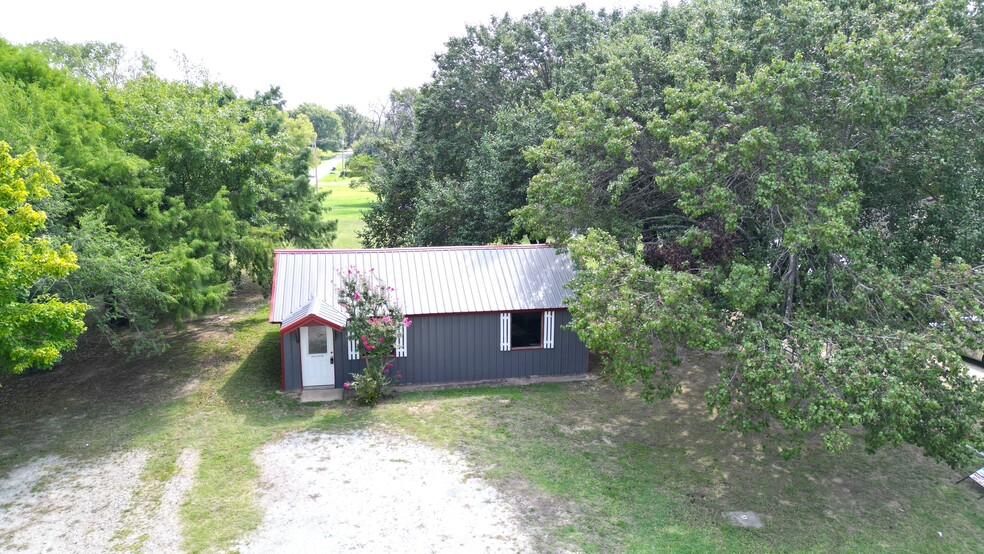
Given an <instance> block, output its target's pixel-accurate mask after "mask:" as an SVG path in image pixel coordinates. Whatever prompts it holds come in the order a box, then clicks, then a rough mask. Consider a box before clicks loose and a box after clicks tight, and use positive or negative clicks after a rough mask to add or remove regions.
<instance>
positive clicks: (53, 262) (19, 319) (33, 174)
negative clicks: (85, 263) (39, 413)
mask: <svg viewBox="0 0 984 554" xmlns="http://www.w3.org/2000/svg"><path fill="white" fill-rule="evenodd" d="M57 183H58V178H57V177H56V176H55V174H54V173H53V172H52V171H51V166H49V165H48V164H45V163H42V162H40V161H39V160H38V158H37V154H35V153H34V152H33V151H29V152H26V153H25V154H22V155H20V156H17V157H11V155H10V146H9V145H8V144H7V143H6V142H3V141H0V274H2V275H3V279H0V336H3V337H4V338H3V340H2V341H0V369H2V370H3V371H6V372H10V373H21V372H23V371H24V370H25V369H28V368H31V367H38V368H47V367H50V366H51V365H52V364H54V363H55V362H57V361H58V360H59V359H60V357H61V353H62V352H64V351H66V350H70V349H72V348H74V347H75V339H76V337H78V335H79V334H81V333H82V332H83V331H85V323H84V321H83V319H84V317H85V311H86V308H87V306H86V305H85V304H83V303H81V302H63V301H62V300H60V299H59V298H58V297H57V296H55V295H53V294H50V293H49V292H48V287H49V286H50V283H51V280H53V279H59V278H62V277H64V276H66V275H68V274H69V273H71V272H72V271H74V270H75V269H77V268H78V265H76V263H75V255H74V254H73V253H72V250H71V248H69V247H68V245H62V246H55V245H53V244H52V243H51V242H50V241H49V240H48V239H47V238H45V237H44V236H40V231H42V230H43V229H44V222H45V214H44V212H40V211H37V210H35V209H34V207H33V206H32V202H37V201H39V200H41V199H43V198H45V197H46V196H47V195H48V187H51V186H54V185H56V184H57Z"/></svg>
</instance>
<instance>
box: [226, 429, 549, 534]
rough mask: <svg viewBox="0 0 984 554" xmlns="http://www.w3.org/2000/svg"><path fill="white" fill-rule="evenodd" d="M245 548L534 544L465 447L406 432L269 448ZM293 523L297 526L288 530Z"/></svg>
mask: <svg viewBox="0 0 984 554" xmlns="http://www.w3.org/2000/svg"><path fill="white" fill-rule="evenodd" d="M256 460H257V463H258V464H259V466H260V468H261V472H262V477H261V480H262V482H261V484H260V486H259V490H260V492H259V494H258V496H259V498H258V502H259V504H260V505H261V506H262V507H263V508H264V510H265V512H266V515H265V516H264V520H263V523H262V524H261V526H260V528H259V529H257V530H256V531H255V532H254V533H252V534H251V535H250V536H248V537H247V538H246V539H245V540H243V541H242V543H241V544H240V545H239V547H238V548H239V550H240V551H242V552H244V553H245V552H272V551H277V552H298V551H307V550H310V549H311V548H312V545H319V546H320V547H321V548H325V549H327V550H331V551H339V552H347V551H362V552H531V551H532V547H531V544H532V541H531V535H532V533H530V532H529V531H528V530H524V529H523V523H522V522H521V521H520V516H519V513H518V511H517V510H516V508H514V506H513V505H512V504H511V503H509V502H508V501H507V499H506V498H505V497H503V496H502V495H501V494H499V493H498V492H497V491H496V490H495V489H494V488H492V487H491V486H490V485H489V484H487V483H486V482H485V481H484V480H482V479H480V478H476V477H473V476H472V475H471V473H470V471H471V470H470V468H469V467H468V466H467V465H466V464H465V463H464V462H463V461H462V460H461V459H460V458H459V457H458V456H456V455H454V454H450V453H447V452H444V451H441V450H438V449H435V448H432V447H430V446H427V445H424V444H422V443H420V442H417V441H415V440H413V439H409V438H406V437H401V436H395V435H389V434H382V433H373V432H362V431H360V432H355V433H351V434H332V435H330V434H318V433H303V434H295V435H291V436H289V437H287V438H285V439H283V440H281V441H278V442H276V443H273V444H269V445H267V446H265V447H263V448H262V449H261V450H260V451H259V453H258V454H257V456H256ZM284 529H290V530H291V532H290V533H284V532H283V530H284Z"/></svg>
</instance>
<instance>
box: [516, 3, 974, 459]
mask: <svg viewBox="0 0 984 554" xmlns="http://www.w3.org/2000/svg"><path fill="white" fill-rule="evenodd" d="M981 22H982V16H981V12H980V8H979V7H978V6H977V5H976V4H974V3H968V2H966V1H948V2H933V3H917V2H867V1H857V0H842V1H838V2H819V1H814V0H795V1H785V2H779V1H775V2H773V1H738V2H732V1H727V0H725V1H708V2H693V3H690V4H684V5H682V6H680V7H679V8H665V9H664V10H663V12H661V13H660V14H658V15H657V16H654V15H652V14H639V15H638V16H637V17H633V18H632V21H631V22H630V23H629V24H627V25H626V26H625V27H624V29H625V32H622V33H619V34H616V35H615V36H612V37H611V38H610V39H608V40H605V41H604V42H603V43H602V44H600V45H599V46H598V47H597V48H596V49H594V51H593V52H592V54H591V55H592V57H593V58H594V59H595V60H596V63H597V68H598V74H597V76H596V77H595V78H594V80H593V82H592V83H591V86H590V88H589V89H588V90H584V91H581V92H578V93H575V94H572V95H571V96H570V97H568V98H565V99H558V100H556V101H552V102H550V109H551V110H552V112H553V114H554V117H555V118H556V120H557V121H558V124H557V126H556V128H555V132H554V133H553V135H552V136H551V137H549V138H548V139H546V140H545V141H544V142H543V144H542V145H540V146H539V147H537V148H535V149H532V150H530V151H529V156H530V160H531V161H533V162H534V163H536V164H537V165H538V166H539V167H540V168H541V171H540V173H539V174H538V175H537V176H536V177H534V179H533V180H532V182H531V184H530V188H529V196H528V205H527V206H526V207H524V208H522V209H521V210H520V211H519V216H520V219H521V221H522V222H523V223H524V225H526V226H527V227H529V228H532V229H535V230H536V231H537V232H538V233H540V234H542V235H545V236H550V237H553V238H554V239H556V240H557V241H558V242H562V243H569V244H570V246H571V251H572V253H573V254H574V257H575V259H577V260H578V263H579V265H580V267H581V269H582V270H581V272H580V273H579V274H578V277H577V278H576V279H575V281H574V283H573V290H574V293H575V295H574V298H573V299H572V301H571V311H572V314H573V315H574V323H573V327H574V328H575V330H577V332H578V333H579V334H580V335H581V337H582V338H584V339H585V341H586V342H587V343H588V345H589V346H590V347H592V348H594V349H598V350H603V351H606V352H607V353H608V362H607V363H608V368H609V371H611V372H612V373H613V374H614V375H616V376H617V377H619V378H620V379H621V380H625V381H628V380H634V379H639V380H641V381H643V382H644V383H646V384H647V385H648V387H649V389H648V390H649V394H650V396H651V397H664V396H667V395H669V394H672V392H673V391H674V390H675V389H676V382H675V381H674V378H673V374H672V372H671V371H670V368H671V367H672V366H673V365H674V364H675V363H676V362H677V361H678V360H679V357H678V348H680V347H684V346H687V347H695V348H703V349H716V348H719V347H723V348H725V350H726V352H727V353H728V358H729V362H728V363H727V364H726V365H725V368H724V369H723V371H722V374H721V382H720V384H719V385H718V386H717V387H715V388H714V389H713V390H712V391H710V393H709V396H708V398H709V403H710V407H711V409H713V410H715V411H717V412H719V414H720V415H721V421H722V422H723V423H724V424H726V425H728V426H730V427H732V428H734V429H738V430H742V431H766V432H768V433H769V434H770V435H772V436H773V437H775V438H776V439H777V440H778V441H779V443H780V446H781V448H782V449H783V451H785V452H790V453H794V452H796V451H798V449H799V448H800V447H801V446H802V445H803V444H804V441H805V439H806V438H807V437H810V436H814V435H819V436H821V437H822V438H823V440H824V442H825V444H826V446H827V447H828V448H830V449H832V450H838V449H842V448H844V447H846V445H848V444H849V443H850V442H851V440H852V439H853V438H854V437H860V438H861V439H862V440H863V442H864V444H865V446H866V447H867V448H869V449H875V448H878V447H880V446H882V445H886V444H901V443H911V444H915V445H917V446H919V447H920V448H922V449H923V451H924V452H925V453H926V454H927V455H929V456H932V457H934V458H937V459H940V460H944V461H946V462H948V463H950V464H958V463H960V462H961V460H963V459H964V457H965V455H966V450H965V449H964V448H963V446H962V445H963V444H966V443H973V444H976V445H978V446H981V445H982V444H984V431H982V426H981V425H982V421H984V389H982V387H981V385H980V383H978V382H976V381H975V380H974V379H972V378H971V377H969V376H968V375H967V372H966V368H965V366H964V364H963V362H962V360H961V358H960V355H959V353H960V352H961V350H962V349H963V348H966V347H969V346H974V345H980V344H982V343H984V240H982V238H984V235H982V233H981V232H980V229H981V228H982V227H984V179H982V171H981V167H982V162H984V141H982V137H984V129H982V123H981V122H982V121H984V88H982V87H984V48H982V40H984V38H982V37H984V32H982V31H984V28H982V26H981ZM589 229H593V230H591V231H588V230H589ZM572 237H575V238H572ZM616 267H617V268H619V269H618V270H617V271H616V270H614V269H613V268H616Z"/></svg>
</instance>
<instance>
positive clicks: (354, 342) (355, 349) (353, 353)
mask: <svg viewBox="0 0 984 554" xmlns="http://www.w3.org/2000/svg"><path fill="white" fill-rule="evenodd" d="M345 335H346V336H347V337H348V359H350V360H358V359H359V339H358V338H354V339H353V338H352V335H351V333H346V334H345Z"/></svg>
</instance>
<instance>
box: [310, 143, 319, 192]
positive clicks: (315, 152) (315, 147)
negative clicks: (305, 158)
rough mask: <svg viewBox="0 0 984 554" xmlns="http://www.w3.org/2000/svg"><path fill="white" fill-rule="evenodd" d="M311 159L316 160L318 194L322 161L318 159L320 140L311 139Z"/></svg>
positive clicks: (315, 187)
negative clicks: (319, 167)
mask: <svg viewBox="0 0 984 554" xmlns="http://www.w3.org/2000/svg"><path fill="white" fill-rule="evenodd" d="M311 158H312V159H313V160H314V192H315V194H317V193H318V188H319V187H320V185H321V182H320V180H319V179H318V166H319V165H321V163H320V162H321V160H319V159H318V138H317V137H315V138H313V139H311Z"/></svg>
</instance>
